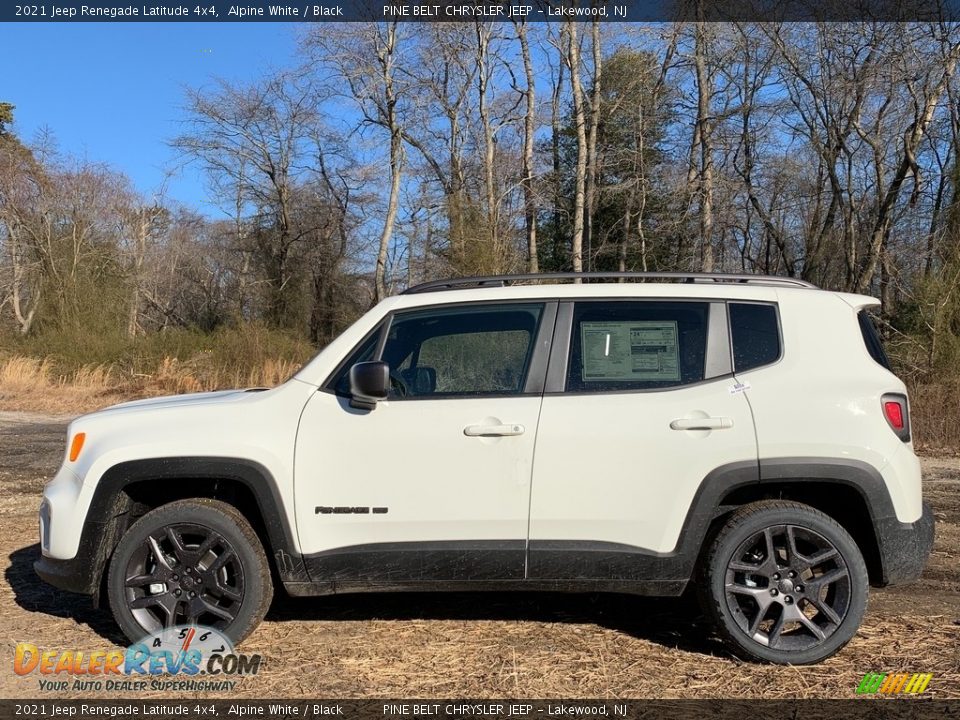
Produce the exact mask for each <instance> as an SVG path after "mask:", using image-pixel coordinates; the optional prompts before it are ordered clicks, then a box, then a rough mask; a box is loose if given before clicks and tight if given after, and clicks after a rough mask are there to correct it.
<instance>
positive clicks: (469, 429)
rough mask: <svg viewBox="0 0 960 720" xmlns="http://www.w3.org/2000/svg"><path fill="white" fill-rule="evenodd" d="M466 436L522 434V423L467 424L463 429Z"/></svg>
mask: <svg viewBox="0 0 960 720" xmlns="http://www.w3.org/2000/svg"><path fill="white" fill-rule="evenodd" d="M463 434H464V435H466V436H467V437H506V436H508V435H523V425H517V424H516V423H514V424H512V425H467V426H466V427H465V428H464V429H463Z"/></svg>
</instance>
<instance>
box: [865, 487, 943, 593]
mask: <svg viewBox="0 0 960 720" xmlns="http://www.w3.org/2000/svg"><path fill="white" fill-rule="evenodd" d="M933 536H934V520H933V512H932V511H931V510H930V506H929V505H928V504H927V503H926V502H924V503H923V514H922V515H921V516H920V519H919V520H917V521H916V522H912V523H902V522H900V521H898V520H897V519H896V518H883V519H882V520H880V521H878V522H877V543H878V545H879V548H880V559H881V562H882V564H883V582H882V583H881V584H882V585H899V584H901V583H907V582H911V581H913V580H916V579H917V578H918V577H920V574H921V573H922V572H923V568H924V567H925V566H926V564H927V558H928V557H929V556H930V549H931V548H932V547H933Z"/></svg>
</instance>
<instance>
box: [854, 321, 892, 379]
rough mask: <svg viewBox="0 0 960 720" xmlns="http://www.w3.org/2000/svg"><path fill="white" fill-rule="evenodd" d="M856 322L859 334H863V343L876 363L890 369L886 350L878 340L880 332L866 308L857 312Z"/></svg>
mask: <svg viewBox="0 0 960 720" xmlns="http://www.w3.org/2000/svg"><path fill="white" fill-rule="evenodd" d="M857 322H858V323H859V324H860V335H861V336H863V344H864V345H866V346H867V352H868V353H870V357H872V358H873V361H874V362H875V363H877V364H878V365H882V366H883V367H885V368H886V369H887V370H891V369H892V368H891V367H890V358H888V357H887V351H886V350H884V349H883V342H882V341H881V340H880V333H878V332H877V326H876V325H874V324H873V318H872V317H870V313H869V312H867V311H866V310H861V311H860V312H859V313H857Z"/></svg>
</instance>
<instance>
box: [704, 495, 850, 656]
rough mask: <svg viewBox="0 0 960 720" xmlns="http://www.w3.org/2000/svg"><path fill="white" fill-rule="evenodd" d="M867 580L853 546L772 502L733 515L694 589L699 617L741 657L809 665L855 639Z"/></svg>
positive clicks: (807, 511) (797, 509)
mask: <svg viewBox="0 0 960 720" xmlns="http://www.w3.org/2000/svg"><path fill="white" fill-rule="evenodd" d="M868 585H869V580H868V577H867V568H866V565H865V564H864V561H863V556H862V555H861V553H860V549H859V548H858V547H857V544H856V542H854V540H853V538H852V537H850V534H849V533H848V532H847V531H846V530H844V529H843V527H841V526H840V525H839V524H838V523H837V522H836V521H835V520H833V518H831V517H829V516H827V515H825V514H823V513H822V512H820V511H818V510H815V509H814V508H812V507H810V506H808V505H802V504H800V503H795V502H787V501H780V500H771V501H764V502H757V503H752V504H750V505H747V506H745V507H743V508H740V509H739V510H737V511H736V512H735V513H733V515H731V517H730V519H729V520H728V522H727V523H726V524H725V525H724V526H723V528H722V529H721V531H720V532H719V534H718V535H717V536H716V538H715V540H714V541H713V543H712V544H711V546H710V548H709V549H708V551H707V554H706V556H705V559H704V563H703V565H702V567H701V578H700V582H699V583H698V586H699V590H700V595H701V599H702V601H703V605H704V609H705V610H706V612H707V614H708V615H709V616H711V618H712V619H713V620H714V622H715V623H716V625H717V628H718V629H719V631H720V634H721V635H722V636H723V638H724V640H725V641H726V642H727V644H728V645H729V646H730V647H731V648H732V649H733V651H734V652H735V653H736V654H737V655H740V656H742V657H745V658H748V659H753V660H761V661H765V662H773V663H781V664H791V665H806V664H810V663H817V662H820V661H821V660H824V659H826V658H828V657H830V656H831V655H833V654H834V653H836V652H837V651H838V650H840V648H842V647H843V646H844V645H846V644H847V643H848V642H849V641H850V639H851V638H852V637H853V636H854V634H856V632H857V628H858V627H859V626H860V622H861V621H862V620H863V615H864V612H865V611H866V607H867V589H868Z"/></svg>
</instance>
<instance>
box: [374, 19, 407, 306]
mask: <svg viewBox="0 0 960 720" xmlns="http://www.w3.org/2000/svg"><path fill="white" fill-rule="evenodd" d="M396 43H397V23H396V22H392V23H390V24H389V25H388V27H387V41H386V44H385V45H384V47H382V48H379V50H378V53H377V58H378V60H379V63H380V70H381V73H382V76H381V77H382V80H383V92H384V101H385V102H384V109H385V111H386V112H385V114H386V117H385V118H384V120H385V122H386V126H387V130H389V132H390V195H389V197H388V199H387V214H386V217H385V218H384V221H383V229H382V230H381V232H380V244H379V248H378V250H377V267H376V271H375V273H374V302H380V301H381V300H383V299H384V298H385V297H386V296H387V253H388V252H389V250H390V239H391V237H392V236H393V227H394V225H395V224H396V221H397V209H398V207H399V205H400V179H401V176H402V174H403V132H402V128H401V127H400V120H399V118H398V116H397V95H396V91H395V89H394V85H393V60H394V52H395V50H396Z"/></svg>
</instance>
